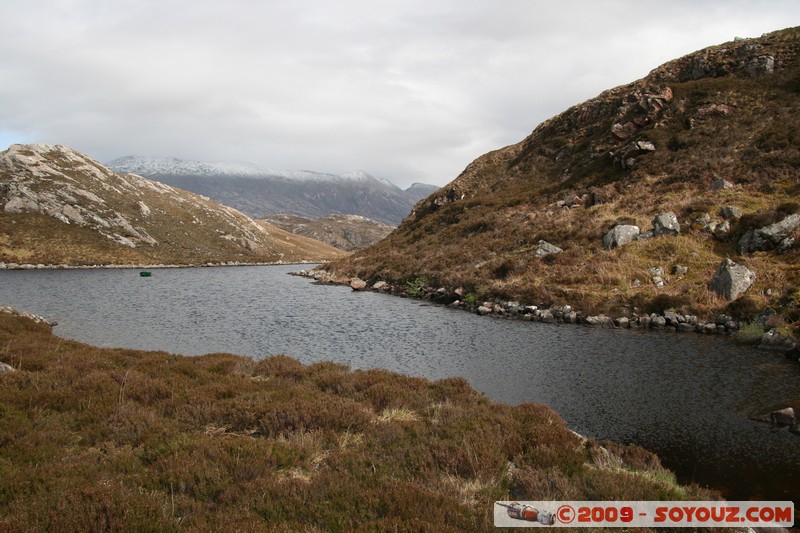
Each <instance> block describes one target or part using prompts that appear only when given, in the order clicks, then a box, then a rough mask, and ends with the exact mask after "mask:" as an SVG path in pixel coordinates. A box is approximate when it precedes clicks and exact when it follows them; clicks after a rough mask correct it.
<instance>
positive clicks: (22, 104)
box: [0, 0, 800, 186]
mask: <svg viewBox="0 0 800 533" xmlns="http://www.w3.org/2000/svg"><path fill="white" fill-rule="evenodd" d="M0 7H3V10H2V12H3V15H2V16H0V57H2V59H1V60H0V144H2V145H3V146H2V147H0V149H4V148H5V147H6V146H7V145H9V144H11V143H14V142H44V143H52V144H66V145H69V146H71V147H73V148H75V149H77V150H80V151H82V152H85V153H87V154H89V155H90V156H92V157H94V158H95V159H98V160H100V161H104V162H106V161H109V160H111V159H114V158H116V157H119V156H123V155H132V154H135V155H147V156H173V157H179V158H183V159H196V160H200V161H219V160H233V161H250V162H253V163H258V164H262V165H265V166H267V167H271V168H275V169H285V170H294V169H309V170H317V171H327V172H344V171H348V170H355V169H363V170H366V171H367V172H369V173H371V174H373V175H375V176H378V177H384V178H388V179H390V180H392V181H394V182H395V183H397V184H399V185H401V186H406V185H409V184H410V183H411V182H413V181H423V182H427V183H433V184H437V185H443V184H445V183H447V182H449V181H451V180H452V179H454V178H455V177H456V176H457V175H458V174H459V173H460V172H461V170H463V168H464V167H465V166H466V165H467V164H468V163H470V161H472V160H473V159H474V158H475V157H477V156H479V155H481V154H483V153H485V152H487V151H489V150H493V149H496V148H500V147H502V146H505V145H508V144H511V143H515V142H517V141H519V140H521V139H522V138H524V137H525V136H526V135H527V134H528V133H530V132H531V131H532V130H533V129H534V128H535V127H536V126H537V125H538V124H539V123H540V122H541V121H543V120H545V119H547V118H549V117H551V116H553V115H555V114H557V113H559V112H561V111H563V110H564V109H566V108H567V107H569V106H571V105H573V104H576V103H579V102H581V101H583V100H586V99H587V98H591V97H593V96H596V95H597V94H599V93H600V92H601V91H603V90H605V89H608V88H611V87H613V86H616V85H620V84H623V83H628V82H630V81H633V80H635V79H638V78H641V77H643V76H645V75H646V74H647V73H648V72H649V71H650V70H651V69H653V68H655V67H656V66H658V65H659V64H661V63H663V62H665V61H668V60H670V59H673V58H675V57H678V56H681V55H683V54H686V53H689V52H692V51H694V50H696V49H699V48H703V47H705V46H709V45H712V44H719V43H722V42H725V41H729V40H732V39H733V38H734V37H736V36H742V37H757V36H759V35H761V34H762V33H764V32H769V31H773V30H777V29H781V28H785V27H789V26H796V25H800V2H798V1H797V0H783V1H782V0H772V1H763V2H759V1H733V0H724V1H704V2H698V1H696V0H691V1H686V0H673V1H672V2H633V1H621V0H619V1H603V2H589V1H586V2H578V1H564V0H562V1H558V2H543V1H533V0H457V1H456V0H404V1H381V0H372V1H356V0H348V1H328V0H305V1H302V0H298V1H289V0H287V1H274V0H269V1H256V0H252V1H251V0H227V1H225V2H220V1H217V0H159V1H155V0H114V1H101V0H42V1H38V0H37V1H31V2H18V1H14V2H12V1H10V0H0Z"/></svg>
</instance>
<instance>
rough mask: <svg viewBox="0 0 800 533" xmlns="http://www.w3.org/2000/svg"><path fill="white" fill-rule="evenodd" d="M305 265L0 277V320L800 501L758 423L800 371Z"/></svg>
mask: <svg viewBox="0 0 800 533" xmlns="http://www.w3.org/2000/svg"><path fill="white" fill-rule="evenodd" d="M299 268H300V267H297V266H275V267H231V268H194V269H160V270H153V271H152V272H153V275H152V277H150V278H140V277H139V273H138V271H136V270H46V271H0V305H8V306H12V307H15V308H17V309H20V310H24V311H28V312H31V313H35V314H40V315H43V316H45V317H47V318H48V319H50V320H56V321H58V323H59V325H58V326H57V327H56V328H55V329H54V331H55V333H56V334H57V335H60V336H62V337H68V338H73V339H77V340H80V341H83V342H87V343H90V344H93V345H97V346H122V347H128V348H136V349H148V350H151V349H155V350H166V351H169V352H174V353H180V354H186V355H195V354H204V353H210V352H231V353H237V354H242V355H249V356H252V357H255V358H261V357H264V356H268V355H273V354H279V353H283V354H287V355H291V356H293V357H296V358H297V359H299V360H301V361H302V362H303V363H313V362H316V361H322V360H333V361H337V362H340V363H346V364H348V365H350V366H351V367H352V368H372V367H380V368H386V369H389V370H394V371H397V372H402V373H405V374H411V375H419V376H425V377H427V378H430V379H440V378H444V377H447V376H463V377H465V378H466V379H468V380H469V381H470V383H471V384H472V385H473V386H474V387H475V388H476V389H478V390H480V391H482V392H483V393H485V394H486V395H487V396H489V397H490V398H492V399H494V400H498V401H501V402H506V403H509V404H518V403H522V402H541V403H546V404H548V405H550V406H552V407H553V409H555V410H556V411H557V412H558V413H559V414H560V415H561V416H562V417H563V418H564V419H566V420H567V422H568V424H569V426H570V427H571V428H573V429H574V430H575V431H578V432H579V433H583V434H585V435H587V436H592V437H596V438H609V439H613V440H617V441H620V442H626V443H628V442H634V443H637V444H640V445H642V446H644V447H646V448H648V449H650V450H652V451H654V452H656V453H658V455H659V456H661V458H662V461H663V462H664V464H666V465H667V466H669V467H670V468H672V469H674V470H675V471H676V472H677V473H678V474H679V478H680V479H681V480H682V481H696V482H698V483H700V484H702V485H707V486H713V487H717V488H723V489H724V490H725V493H726V495H727V496H728V497H729V499H765V500H793V501H795V502H796V503H797V502H798V501H800V437H798V436H795V435H791V434H790V433H789V432H788V431H786V430H777V429H773V428H771V427H769V426H768V425H764V424H759V423H756V422H752V421H750V420H748V416H750V415H753V414H757V413H763V412H767V411H770V410H772V409H774V408H776V407H782V406H785V405H786V404H787V403H789V402H791V401H792V400H796V399H800V366H798V365H796V364H794V363H791V362H789V361H786V360H784V359H783V358H782V356H780V355H777V354H774V353H764V352H760V351H758V350H755V349H751V348H745V347H742V346H738V345H736V344H734V343H733V342H731V341H730V340H726V339H722V338H719V337H708V336H702V335H696V334H676V333H652V332H650V333H648V332H638V331H620V330H602V329H591V328H587V327H581V326H568V325H565V326H555V325H546V324H538V323H530V322H522V321H512V320H502V319H494V318H487V317H478V316H477V315H473V314H470V313H465V312H463V311H454V310H450V309H447V308H443V307H438V306H431V305H426V304H425V303H423V302H420V301H416V300H409V299H403V298H397V297H392V296H386V295H381V294H375V293H369V292H359V293H357V292H352V291H351V290H350V289H349V288H344V287H332V286H320V285H316V284H313V283H312V282H310V281H309V280H308V279H305V278H298V277H294V276H288V275H287V273H288V272H291V271H293V270H298V269H299Z"/></svg>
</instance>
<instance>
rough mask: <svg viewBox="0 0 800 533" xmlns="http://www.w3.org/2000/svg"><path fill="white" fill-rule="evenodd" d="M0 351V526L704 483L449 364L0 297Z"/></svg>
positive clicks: (448, 525)
mask: <svg viewBox="0 0 800 533" xmlns="http://www.w3.org/2000/svg"><path fill="white" fill-rule="evenodd" d="M0 362H4V363H6V364H8V365H11V366H12V367H14V368H15V369H16V371H14V372H6V373H0V530H2V531H5V530H9V531H119V530H125V531H131V530H134V531H177V530H186V531H205V530H216V531H261V530H277V531H329V530H330V531H344V530H347V531H350V530H374V531H391V530H415V531H476V530H493V529H494V528H493V525H492V504H493V501H495V500H498V499H521V500H548V499H572V500H584V499H585V500H610V499H624V500H659V499H688V500H695V499H707V498H712V497H715V496H716V495H715V494H713V493H711V492H708V491H705V490H702V489H699V488H697V487H684V486H680V485H678V484H676V482H675V479H674V476H673V475H672V474H671V473H670V472H669V471H667V470H665V469H663V468H662V467H661V466H660V463H659V461H658V458H657V457H655V456H654V455H652V454H651V453H649V452H647V451H645V450H644V449H642V448H639V447H636V446H621V445H617V444H613V443H608V442H604V443H602V445H601V444H600V443H598V442H596V441H594V440H591V439H590V440H583V439H581V438H580V437H578V436H577V435H576V434H574V433H573V432H571V431H570V430H569V429H567V428H566V427H565V425H564V422H563V421H562V420H561V419H560V418H559V417H558V415H557V414H556V413H554V412H553V411H551V410H550V409H549V408H547V407H546V406H543V405H534V404H524V405H519V406H516V407H511V406H508V405H503V404H499V403H494V402H491V401H489V400H488V399H486V398H485V397H484V396H482V395H481V394H479V393H478V392H476V391H475V390H473V389H472V388H470V386H469V385H468V384H467V382H466V381H465V380H463V379H461V378H448V379H444V380H440V381H436V382H431V381H429V380H426V379H422V378H416V377H407V376H403V375H400V374H396V373H392V372H388V371H384V370H368V371H360V370H356V371H351V370H349V369H348V368H347V367H345V366H343V365H339V364H334V363H317V364H313V365H310V366H303V365H302V364H300V363H299V362H298V361H296V360H294V359H291V358H289V357H286V356H275V357H270V358H267V359H264V360H261V361H254V360H252V359H250V358H246V357H239V356H234V355H226V354H213V355H207V356H203V357H182V356H176V355H170V354H167V353H164V352H140V351H134V350H126V349H100V348H94V347H92V346H88V345H85V344H81V343H78V342H74V341H69V340H64V339H60V338H58V337H56V336H53V335H52V334H51V331H50V328H49V327H48V326H47V325H45V324H40V323H35V322H34V321H32V320H31V319H29V318H26V317H22V316H18V315H16V314H10V313H5V312H0Z"/></svg>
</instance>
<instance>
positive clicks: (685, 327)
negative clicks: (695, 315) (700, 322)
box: [678, 322, 695, 331]
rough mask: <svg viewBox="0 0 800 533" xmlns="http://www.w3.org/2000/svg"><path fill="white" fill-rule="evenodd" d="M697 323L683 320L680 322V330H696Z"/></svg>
mask: <svg viewBox="0 0 800 533" xmlns="http://www.w3.org/2000/svg"><path fill="white" fill-rule="evenodd" d="M694 329H695V325H694V324H689V323H688V322H681V323H679V324H678V331H694Z"/></svg>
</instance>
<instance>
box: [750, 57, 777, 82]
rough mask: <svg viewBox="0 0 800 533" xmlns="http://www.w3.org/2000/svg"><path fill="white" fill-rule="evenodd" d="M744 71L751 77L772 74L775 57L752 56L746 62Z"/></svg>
mask: <svg viewBox="0 0 800 533" xmlns="http://www.w3.org/2000/svg"><path fill="white" fill-rule="evenodd" d="M745 72H747V73H748V74H749V75H750V76H752V77H753V78H758V77H760V76H767V75H769V74H773V73H774V72H775V58H774V57H773V56H758V57H754V58H753V59H751V60H750V61H749V62H748V63H747V66H746V67H745Z"/></svg>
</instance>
